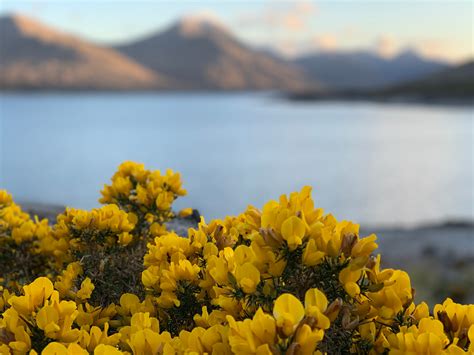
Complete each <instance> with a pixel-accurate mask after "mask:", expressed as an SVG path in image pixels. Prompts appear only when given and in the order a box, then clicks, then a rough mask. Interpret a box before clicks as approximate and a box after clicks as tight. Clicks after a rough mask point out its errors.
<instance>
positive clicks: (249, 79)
mask: <svg viewBox="0 0 474 355" xmlns="http://www.w3.org/2000/svg"><path fill="white" fill-rule="evenodd" d="M115 48H116V49H117V50H119V51H120V52H121V53H123V54H124V55H126V56H128V57H130V58H132V59H134V60H135V61H137V62H138V63H140V64H142V65H144V66H146V67H148V68H150V69H152V70H154V71H156V72H158V73H163V74H164V75H166V76H168V77H171V78H174V79H176V80H177V81H179V82H180V83H181V85H182V88H185V89H211V90H213V89H221V90H240V89H252V90H253V89H256V90H258V89H289V88H293V89H296V88H300V87H304V86H307V83H306V80H305V78H304V76H303V74H302V71H301V70H299V69H297V68H296V67H294V66H293V65H291V64H288V63H285V62H284V61H279V60H278V59H275V58H272V57H271V56H269V55H267V54H265V53H262V52H259V51H257V50H254V49H252V48H250V47H248V46H247V45H245V44H243V43H242V42H240V41H239V40H238V39H237V38H236V37H234V36H233V35H232V34H231V33H230V32H229V31H228V30H227V29H226V28H225V27H224V26H223V25H221V24H220V23H218V22H217V21H215V20H211V19H209V18H200V17H193V16H191V17H186V18H184V19H182V20H181V21H179V22H177V23H176V24H174V25H172V26H171V27H169V28H168V29H166V30H165V31H163V32H160V33H156V34H152V35H150V36H148V37H146V38H143V39H141V40H138V41H134V42H131V43H128V44H125V45H119V46H117V47H115Z"/></svg>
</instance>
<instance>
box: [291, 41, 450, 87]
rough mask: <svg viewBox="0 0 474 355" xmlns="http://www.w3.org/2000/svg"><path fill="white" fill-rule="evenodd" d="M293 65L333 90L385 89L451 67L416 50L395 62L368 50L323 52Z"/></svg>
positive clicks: (307, 56)
mask: <svg viewBox="0 0 474 355" xmlns="http://www.w3.org/2000/svg"><path fill="white" fill-rule="evenodd" d="M292 62H293V63H295V64H296V65H299V66H300V67H302V68H303V70H304V71H305V72H306V74H307V75H309V77H310V78H316V77H317V78H318V79H319V81H320V82H321V83H322V84H325V85H326V86H327V87H328V88H330V89H371V88H383V87H387V86H391V85H395V84H399V83H402V82H404V81H411V80H415V79H418V78H422V77H423V76H425V75H429V74H432V73H435V72H437V71H438V70H442V69H446V68H448V67H449V65H448V64H447V63H444V62H440V61H435V60H430V59H425V58H422V57H421V56H420V55H418V54H417V53H416V52H414V51H413V50H405V51H403V52H401V53H399V54H398V55H396V56H395V57H393V58H384V57H382V56H379V55H377V54H376V53H374V52H370V51H367V50H358V51H353V52H319V53H311V54H306V55H304V56H300V57H297V58H296V59H294V60H293V61H292Z"/></svg>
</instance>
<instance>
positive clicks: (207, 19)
mask: <svg viewBox="0 0 474 355" xmlns="http://www.w3.org/2000/svg"><path fill="white" fill-rule="evenodd" d="M176 27H177V28H178V29H179V31H180V33H181V34H183V35H186V36H190V37H193V36H199V35H205V34H209V33H212V32H226V33H229V30H228V29H227V27H226V26H225V25H224V24H223V22H221V20H220V19H219V18H218V17H217V16H216V15H214V14H213V13H209V12H200V13H194V14H189V15H186V16H184V17H182V18H181V19H180V20H179V21H178V23H177V25H176Z"/></svg>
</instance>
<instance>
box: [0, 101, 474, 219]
mask: <svg viewBox="0 0 474 355" xmlns="http://www.w3.org/2000/svg"><path fill="white" fill-rule="evenodd" d="M0 105H1V106H0V114H1V120H0V129H1V140H2V141H1V143H2V147H1V148H0V149H2V151H0V153H1V154H2V155H1V156H2V158H3V161H2V165H1V174H0V183H1V186H2V187H5V188H7V189H8V190H10V191H11V192H12V193H13V194H14V197H15V198H16V199H17V200H23V201H37V202H39V201H41V202H48V203H60V204H68V205H72V206H75V207H83V208H90V207H93V206H96V205H97V202H96V201H97V198H98V196H99V189H100V188H101V186H102V185H103V184H104V183H105V182H107V181H108V180H109V178H110V177H111V175H112V174H113V172H114V170H115V169H116V167H117V165H118V164H119V163H120V162H122V161H124V160H135V161H140V162H143V163H145V164H146V165H147V166H148V167H150V168H161V169H165V168H167V167H171V168H173V169H175V170H178V171H180V172H181V173H182V174H183V178H184V182H185V187H186V188H187V189H188V191H189V195H188V196H187V197H185V198H182V199H181V201H180V202H178V203H177V205H178V207H187V206H193V207H197V208H198V209H199V210H200V211H201V212H202V213H203V214H204V215H205V216H206V217H207V218H213V217H222V216H224V215H226V214H236V213H238V212H240V211H242V210H243V209H245V207H246V205H247V204H248V203H251V204H254V205H256V206H259V207H260V206H262V204H263V203H264V202H265V201H267V200H269V199H275V198H278V196H279V194H281V193H286V192H291V191H294V190H297V189H300V188H301V187H302V186H303V185H306V184H310V185H312V186H314V194H315V197H316V201H317V203H318V204H319V205H320V206H322V207H324V208H325V209H326V210H327V211H331V212H333V213H334V214H335V215H336V217H338V219H352V220H355V221H358V222H361V223H370V224H371V225H373V224H395V223H403V224H412V223H420V222H425V221H432V220H438V219H445V218H473V210H472V209H473V206H472V202H473V201H474V189H473V184H474V181H473V164H472V163H473V160H472V152H473V144H474V143H473V126H472V125H473V121H472V110H471V109H470V108H448V107H429V106H421V105H420V106H416V105H410V106H403V105H395V104H393V105H387V104H372V103H357V104H354V103H311V104H300V105H295V104H292V103H289V102H286V101H278V100H275V99H272V98H271V97H269V96H266V95H255V94H252V95H250V94H226V95H223V94H207V95H204V94H203V95H190V94H188V95H186V94H94V95H92V94H91V95H89V94H87V95H85V94H80V95H72V94H71V95H52V94H51V95H3V96H0Z"/></svg>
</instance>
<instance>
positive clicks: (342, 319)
mask: <svg viewBox="0 0 474 355" xmlns="http://www.w3.org/2000/svg"><path fill="white" fill-rule="evenodd" d="M184 193H185V191H184V190H183V189H182V187H181V181H180V178H179V175H178V174H174V173H172V172H170V171H169V172H168V173H167V174H166V175H161V174H160V173H159V172H150V171H148V170H145V168H144V167H143V165H140V164H135V163H124V164H122V165H121V166H120V167H119V171H118V172H117V173H116V174H115V175H114V177H113V178H112V185H111V186H106V187H105V189H104V191H103V192H102V194H103V197H102V199H101V202H103V203H106V205H105V206H103V207H102V208H98V209H94V210H92V211H81V210H75V209H67V210H66V211H65V212H64V213H63V214H61V215H59V216H58V218H57V222H56V224H55V225H53V226H52V227H50V226H49V225H48V223H47V222H40V221H38V220H35V221H32V220H30V218H29V216H28V215H26V214H24V213H23V212H21V210H20V208H19V207H18V206H16V205H15V204H14V203H13V201H12V199H11V197H10V196H9V195H8V194H7V193H6V192H3V191H1V192H0V247H1V248H2V249H0V257H4V256H5V255H7V256H8V258H10V261H12V262H13V261H15V260H16V259H15V258H16V257H17V256H16V254H15V253H17V250H18V249H19V246H20V245H22V243H24V242H28V243H30V244H28V248H27V249H26V252H27V253H28V255H31V257H32V258H33V256H38V255H39V256H41V257H42V258H44V261H45V263H44V266H42V267H36V268H35V269H33V270H30V271H29V274H28V275H27V276H34V278H33V279H28V277H25V276H22V274H21V273H20V274H18V271H16V270H14V271H11V272H10V271H8V270H9V269H8V268H2V271H1V272H4V273H5V274H6V275H2V277H3V278H4V280H3V281H2V282H3V285H4V288H2V289H1V291H0V292H1V294H0V295H1V297H0V311H1V312H2V313H1V316H0V353H1V354H26V353H31V354H36V353H42V354H46V355H48V354H88V353H94V354H184V353H187V354H205V353H208V354H262V355H263V354H291V355H295V354H314V353H316V354H326V353H327V354H345V353H353V354H385V353H390V354H467V353H473V352H474V305H461V304H457V303H455V302H454V301H453V300H451V299H447V300H446V301H445V302H444V303H442V304H438V305H436V306H434V308H433V309H432V310H431V311H430V309H429V307H428V305H427V304H426V303H424V302H422V303H419V304H415V302H414V290H413V289H412V287H411V283H410V278H409V276H408V274H407V273H405V272H404V271H402V270H394V269H383V268H382V267H381V257H380V255H375V254H374V253H375V251H376V249H377V244H376V237H375V235H370V236H367V237H361V236H360V235H359V226H358V225H356V224H354V223H351V222H347V221H337V220H336V219H335V218H334V217H333V216H332V215H330V214H325V213H324V212H323V210H322V209H320V208H315V206H314V202H313V200H312V198H311V188H309V187H305V188H303V189H302V190H301V191H300V192H297V193H292V194H291V195H289V196H285V195H283V196H282V197H281V198H280V200H279V201H270V202H269V203H267V204H266V205H265V206H264V207H263V209H262V210H259V209H257V208H255V207H251V206H250V207H248V209H247V210H246V211H245V212H244V213H242V214H241V215H239V216H236V217H227V218H225V219H224V220H213V221H210V222H209V223H206V222H205V220H204V219H203V218H201V222H200V223H199V224H198V226H197V227H196V228H191V229H189V231H188V235H187V236H186V237H184V236H179V235H177V234H176V233H174V232H173V231H166V227H165V224H164V223H165V222H166V221H167V220H169V219H171V218H174V216H175V214H174V213H173V212H172V210H171V204H172V202H173V201H174V199H176V198H177V197H178V196H181V195H183V194H184ZM185 213H186V212H185ZM24 225H25V226H24ZM5 248H10V249H11V251H9V253H10V254H5V253H6V251H5V250H6V249H5ZM132 260H135V261H136V262H137V264H138V265H140V267H139V268H134V267H133V265H132V262H131V261H132ZM42 265H43V264H42ZM3 270H7V271H6V272H5V271H3ZM15 278H17V279H15ZM5 280H8V282H7V281H5ZM20 285H21V286H22V288H21V291H20V288H19V286H20Z"/></svg>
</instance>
